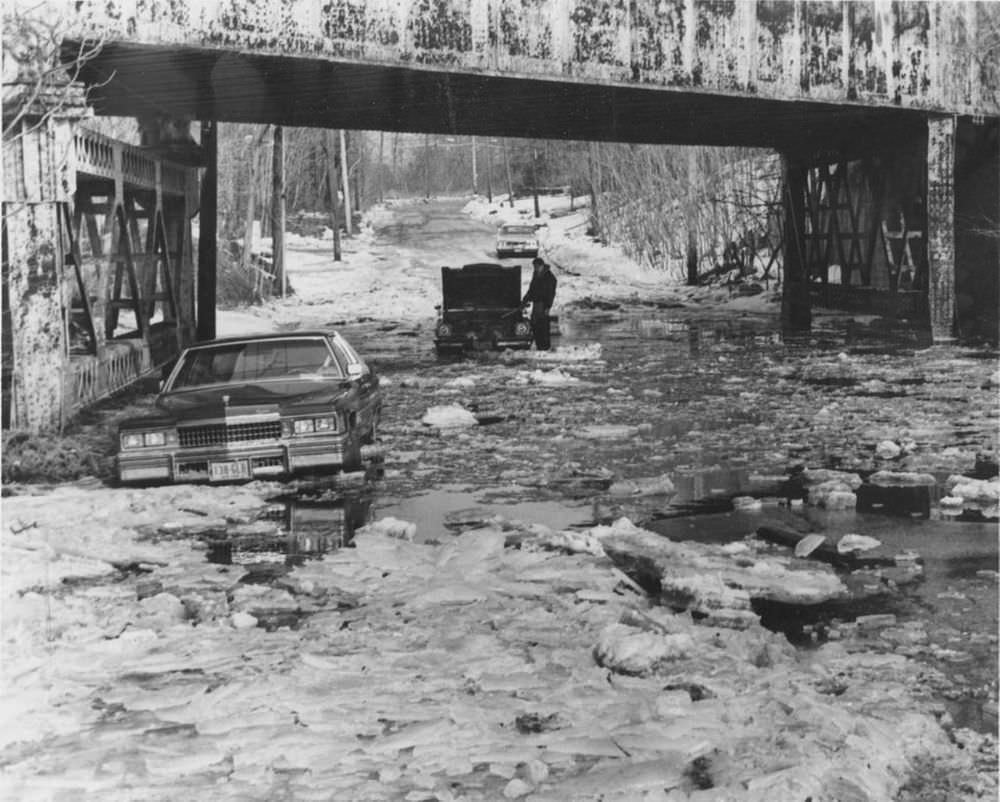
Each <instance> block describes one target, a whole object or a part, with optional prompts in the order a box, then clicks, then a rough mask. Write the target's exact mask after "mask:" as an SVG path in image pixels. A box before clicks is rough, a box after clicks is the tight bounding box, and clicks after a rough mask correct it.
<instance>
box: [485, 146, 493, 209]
mask: <svg viewBox="0 0 1000 802" xmlns="http://www.w3.org/2000/svg"><path fill="white" fill-rule="evenodd" d="M486 199H487V200H488V201H489V202H490V203H493V140H492V139H489V138H487V140H486Z"/></svg>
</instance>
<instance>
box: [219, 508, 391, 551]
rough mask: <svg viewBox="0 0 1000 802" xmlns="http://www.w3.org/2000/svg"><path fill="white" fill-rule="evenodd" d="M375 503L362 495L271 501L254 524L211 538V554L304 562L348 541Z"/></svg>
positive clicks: (334, 549)
mask: <svg viewBox="0 0 1000 802" xmlns="http://www.w3.org/2000/svg"><path fill="white" fill-rule="evenodd" d="M371 507H372V502H371V499H370V498H367V497H363V496H344V497H341V498H338V499H336V500H324V501H310V500H303V499H299V498H296V499H289V500H284V501H281V502H280V503H276V504H273V505H272V506H270V507H268V508H267V509H266V510H265V512H264V513H263V514H262V515H261V516H260V518H258V520H257V521H256V522H255V523H254V524H253V525H251V526H248V527H243V528H240V527H236V528H233V529H231V530H230V531H228V532H227V533H226V535H225V536H224V537H223V538H221V539H213V540H211V541H210V542H209V544H208V559H209V561H210V562H213V563H219V564H222V565H253V564H262V563H271V564H281V565H286V566H294V565H301V564H302V563H303V562H305V561H306V560H307V559H315V558H318V557H321V556H323V555H324V554H327V553H329V552H331V551H336V550H337V549H340V548H343V547H344V546H347V545H349V544H350V543H351V541H352V540H353V539H354V532H355V530H357V529H359V528H361V527H362V526H364V525H365V524H366V523H368V522H369V521H370V520H371Z"/></svg>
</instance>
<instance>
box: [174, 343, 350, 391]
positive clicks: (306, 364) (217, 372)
mask: <svg viewBox="0 0 1000 802" xmlns="http://www.w3.org/2000/svg"><path fill="white" fill-rule="evenodd" d="M319 370H323V371H324V372H326V373H332V374H333V375H341V376H342V375H343V374H342V373H341V371H340V368H339V366H338V365H337V363H336V361H334V358H333V355H332V354H331V353H330V349H329V348H328V347H327V345H326V343H325V342H324V341H323V340H320V339H292V340H263V341H252V340H251V341H248V342H240V343H226V344H224V345H216V346H212V347H208V348H195V349H193V350H191V351H188V352H187V354H186V355H185V356H184V359H183V361H182V362H181V365H180V368H179V369H178V371H177V373H176V376H175V378H174V381H173V383H172V384H171V386H170V389H171V390H177V389H181V388H185V387H200V386H203V385H206V384H229V383H243V382H252V381H259V380H261V379H281V378H287V377H289V376H294V375H302V374H307V373H313V372H316V371H319Z"/></svg>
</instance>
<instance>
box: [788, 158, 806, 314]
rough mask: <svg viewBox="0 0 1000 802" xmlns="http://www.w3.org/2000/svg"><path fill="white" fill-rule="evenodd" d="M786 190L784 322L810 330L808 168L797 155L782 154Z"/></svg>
mask: <svg viewBox="0 0 1000 802" xmlns="http://www.w3.org/2000/svg"><path fill="white" fill-rule="evenodd" d="M781 161H782V175H783V180H784V185H785V186H784V191H783V193H782V200H783V204H784V207H785V208H784V217H783V220H784V232H783V242H784V280H783V282H782V296H781V322H782V327H783V328H784V329H785V330H786V331H809V329H810V328H811V327H812V308H811V304H812V302H811V299H810V293H809V282H810V276H809V270H808V265H807V262H806V254H805V247H806V240H807V232H806V227H807V220H806V208H805V198H806V192H807V187H806V167H805V165H804V164H803V163H802V162H801V161H800V160H798V159H796V158H795V157H794V156H791V155H788V154H782V157H781Z"/></svg>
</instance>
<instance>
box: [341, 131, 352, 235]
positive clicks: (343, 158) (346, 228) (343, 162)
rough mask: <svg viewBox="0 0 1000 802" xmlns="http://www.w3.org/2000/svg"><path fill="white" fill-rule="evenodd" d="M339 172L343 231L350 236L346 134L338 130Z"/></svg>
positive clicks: (349, 188) (349, 187) (349, 193)
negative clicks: (342, 195) (341, 175)
mask: <svg viewBox="0 0 1000 802" xmlns="http://www.w3.org/2000/svg"><path fill="white" fill-rule="evenodd" d="M340 172H341V173H342V174H343V177H344V231H345V232H346V233H347V236H351V223H352V222H353V221H352V220H351V182H350V180H349V176H348V167H347V134H346V133H345V132H344V129H343V128H341V129H340Z"/></svg>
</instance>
